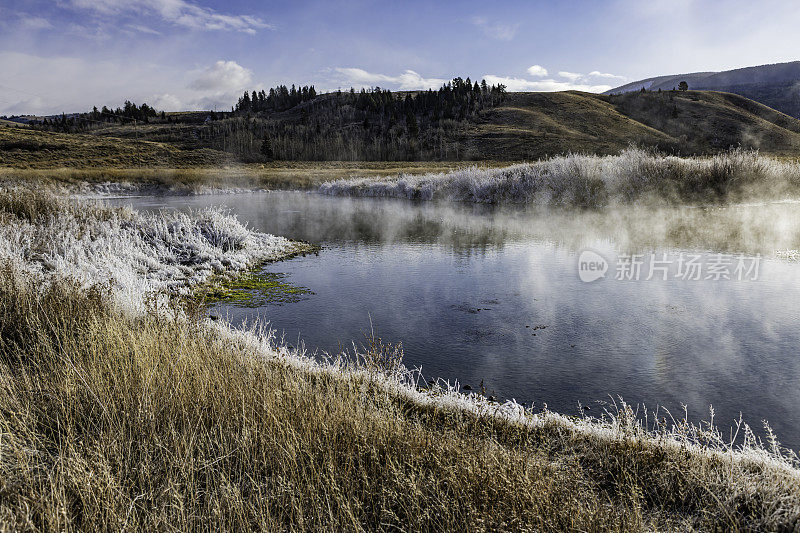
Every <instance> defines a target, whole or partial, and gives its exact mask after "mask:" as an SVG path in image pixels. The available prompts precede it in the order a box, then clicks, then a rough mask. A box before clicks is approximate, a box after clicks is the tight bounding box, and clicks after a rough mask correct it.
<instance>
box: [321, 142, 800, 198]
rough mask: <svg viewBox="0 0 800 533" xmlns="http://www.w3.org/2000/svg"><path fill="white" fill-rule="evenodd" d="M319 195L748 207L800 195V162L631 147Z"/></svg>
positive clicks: (358, 183)
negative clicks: (684, 154)
mask: <svg viewBox="0 0 800 533" xmlns="http://www.w3.org/2000/svg"><path fill="white" fill-rule="evenodd" d="M319 190H320V192H323V193H325V194H330V195H337V196H371V197H391V198H404V199H409V200H434V199H436V200H446V201H458V202H475V203H489V204H505V203H508V204H539V205H557V206H581V207H604V206H614V205H629V204H636V203H639V204H648V205H649V204H652V205H664V204H669V205H683V204H690V203H692V204H697V203H719V202H729V201H732V202H742V201H757V200H776V199H782V198H785V197H789V196H791V197H797V195H798V194H799V193H800V162H798V161H797V160H792V159H787V158H783V159H780V158H776V157H769V156H763V155H760V154H759V153H758V152H757V151H747V150H742V149H733V150H730V151H728V152H723V153H720V154H717V155H713V156H708V157H675V156H667V155H662V154H658V153H656V152H653V151H650V150H643V149H639V148H633V147H632V148H628V149H627V150H623V151H622V152H621V153H620V154H619V155H611V156H597V155H582V154H571V155H566V156H559V157H552V158H549V159H544V160H540V161H537V162H535V163H525V164H518V165H511V166H507V167H504V168H478V167H474V168H469V169H464V170H455V171H452V172H442V173H428V174H424V175H402V176H399V177H396V178H392V179H387V178H383V177H380V176H376V177H372V178H351V179H342V180H337V181H332V182H326V183H323V184H321V185H320V187H319Z"/></svg>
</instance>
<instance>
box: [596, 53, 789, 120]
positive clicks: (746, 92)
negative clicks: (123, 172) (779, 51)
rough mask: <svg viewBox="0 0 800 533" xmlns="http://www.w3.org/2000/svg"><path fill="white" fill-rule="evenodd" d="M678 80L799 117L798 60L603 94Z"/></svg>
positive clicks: (656, 79)
mask: <svg viewBox="0 0 800 533" xmlns="http://www.w3.org/2000/svg"><path fill="white" fill-rule="evenodd" d="M681 81H686V82H687V83H688V84H689V88H691V89H702V90H714V91H723V92H729V93H735V94H738V95H741V96H744V97H747V98H750V99H751V100H755V101H757V102H760V103H762V104H764V105H767V106H769V107H772V108H774V109H777V110H778V111H782V112H783V113H786V114H787V115H791V116H793V117H798V118H800V61H793V62H790V63H776V64H772V65H761V66H757V67H746V68H739V69H735V70H726V71H722V72H692V73H688V74H674V75H669V76H657V77H654V78H647V79H644V80H639V81H635V82H631V83H626V84H625V85H621V86H619V87H617V88H615V89H611V90H610V91H608V92H607V93H606V94H620V93H626V92H632V91H639V90H641V89H642V88H644V89H646V90H649V91H657V90H659V89H661V90H662V91H666V90H671V89H673V88H675V87H677V86H678V84H679V83H680V82H681Z"/></svg>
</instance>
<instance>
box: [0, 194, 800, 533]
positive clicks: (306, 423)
mask: <svg viewBox="0 0 800 533" xmlns="http://www.w3.org/2000/svg"><path fill="white" fill-rule="evenodd" d="M0 213H2V215H0V217H2V218H0V223H1V225H2V227H3V228H4V229H3V232H2V233H0V246H2V250H3V255H2V259H0V522H2V525H3V526H5V527H4V529H38V530H56V529H58V530H64V529H69V530H73V529H77V530H100V529H113V530H137V531H139V530H163V529H179V530H189V529H203V530H242V529H250V530H252V529H259V530H297V529H308V530H396V529H404V530H459V531H463V530H493V531H497V530H509V531H524V530H531V531H532V530H539V531H542V530H622V531H633V530H641V529H656V530H666V529H690V528H699V529H722V530H731V529H736V528H738V529H760V530H776V529H785V530H790V531H791V530H793V529H796V528H797V527H799V526H800V471H798V470H797V463H796V460H795V458H793V457H789V456H786V455H785V454H784V453H782V452H781V450H780V448H779V446H778V445H777V444H775V445H774V446H772V445H771V444H770V443H767V446H763V445H761V443H759V442H758V441H757V439H755V437H754V436H753V435H752V432H749V430H747V429H746V428H745V427H744V426H741V432H742V433H744V434H745V436H746V437H747V438H745V439H739V440H738V441H737V442H739V443H740V444H739V445H737V446H732V445H730V444H727V441H726V440H725V439H723V438H722V436H721V435H720V433H719V431H718V430H716V429H715V428H713V426H712V425H707V426H703V427H694V426H691V425H689V424H687V423H685V422H684V421H683V420H682V419H680V417H678V420H674V421H672V420H670V422H674V423H667V422H666V421H664V420H662V419H661V415H665V413H663V412H662V413H660V414H659V416H657V417H656V419H655V420H653V418H652V417H650V418H648V419H645V418H644V417H643V416H637V415H636V413H635V412H634V410H632V409H631V408H630V407H629V406H626V405H624V404H619V405H617V406H616V407H612V408H611V409H609V412H608V414H606V415H604V416H603V417H602V418H598V419H589V418H585V419H578V418H570V417H565V416H561V415H558V414H556V413H552V412H547V411H544V412H541V411H540V412H535V413H534V412H532V411H531V410H528V409H524V408H523V407H521V406H519V405H517V404H515V403H513V402H509V403H505V404H497V403H494V402H491V401H489V400H488V399H486V398H485V397H483V396H480V395H478V394H469V395H467V394H461V393H459V392H458V390H457V387H456V386H452V387H451V386H449V385H447V384H444V383H440V384H438V385H436V386H434V387H433V388H432V389H429V388H426V389H425V390H422V389H420V388H418V387H417V380H418V379H419V376H417V375H416V374H415V373H413V372H408V371H406V370H405V369H404V368H403V367H402V365H400V364H399V362H400V361H399V360H400V357H401V352H400V351H399V349H398V348H397V347H393V346H390V345H386V344H384V343H382V342H380V341H378V340H376V339H374V338H371V339H370V342H368V344H367V345H366V347H364V348H363V349H362V350H360V360H361V364H354V363H352V362H343V361H333V362H330V363H320V362H318V361H316V360H314V359H312V358H310V357H306V356H305V355H304V354H302V353H298V352H295V351H290V350H288V349H287V348H285V347H281V346H277V345H276V344H275V343H274V341H273V339H272V337H271V336H270V335H269V333H268V332H266V331H263V330H253V331H234V330H231V329H229V328H228V327H227V326H225V325H224V324H219V323H212V322H208V321H205V320H203V319H200V318H198V317H197V316H195V315H193V314H191V313H183V312H179V310H177V309H176V310H175V312H170V309H169V308H164V307H159V306H157V305H153V304H152V303H151V302H152V301H153V300H152V298H150V297H149V296H148V295H150V296H152V295H153V294H157V293H158V292H159V291H162V290H169V291H175V290H178V291H179V290H181V288H182V287H186V286H188V284H190V283H194V282H195V281H199V279H201V278H202V276H201V275H198V276H197V277H196V278H195V277H192V276H188V277H187V278H186V280H185V282H183V283H182V284H180V286H178V287H176V286H174V285H171V284H170V283H169V280H168V279H167V278H166V277H162V276H159V275H156V274H155V273H156V272H161V271H162V269H163V268H166V267H158V268H154V270H153V271H152V273H151V274H152V275H151V274H148V271H146V270H143V269H142V268H141V265H142V264H143V263H142V258H141V253H140V252H142V250H147V251H148V253H153V254H154V257H155V258H156V259H155V261H156V263H155V264H154V267H155V266H157V265H172V264H174V263H175V262H176V259H175V258H182V259H181V260H177V263H181V262H182V260H187V258H188V265H193V264H198V265H206V264H209V263H210V262H213V261H214V260H219V261H220V262H222V259H221V258H222V257H228V258H229V259H230V258H232V257H234V256H236V254H244V253H245V252H243V250H250V252H253V253H252V255H253V257H254V259H253V260H255V257H262V255H261V253H260V252H259V253H255V252H254V251H255V250H261V251H264V250H272V249H273V248H272V247H271V246H272V245H274V244H275V241H272V240H269V239H267V236H259V235H257V234H254V233H250V232H247V231H246V230H244V229H234V228H241V227H240V226H238V225H237V224H235V221H234V220H232V219H231V218H229V217H226V216H224V215H222V214H219V213H215V214H213V216H212V215H209V214H208V213H207V212H200V213H195V214H193V215H192V216H187V217H185V218H183V217H180V216H178V215H167V214H159V215H153V216H152V217H149V216H148V217H145V216H143V215H138V214H136V213H132V212H130V211H124V210H119V209H109V208H106V207H102V206H89V205H87V204H85V203H83V204H74V203H71V202H69V201H65V200H55V199H53V198H51V197H47V196H34V197H26V196H24V195H20V193H19V192H16V193H7V192H6V193H0ZM61 219H63V220H66V221H71V222H69V224H66V225H64V229H63V230H60V229H58V227H57V226H58V222H57V221H58V220H61ZM161 219H163V223H162V221H161ZM131 221H133V222H135V224H134V226H136V227H137V231H133V230H131V231H121V230H119V229H114V230H113V231H111V229H109V228H119V227H121V226H124V225H125V224H126V223H132V222H131ZM6 226H8V227H9V228H11V229H8V230H7V229H5V228H6ZM159 228H160V229H159ZM164 228H173V229H172V230H169V229H164ZM178 228H180V230H181V231H180V232H179V234H180V235H181V238H177V237H175V235H176V234H177V233H176V232H177V231H178ZM39 231H40V232H41V236H40V237H37V235H36V233H37V232H39ZM26 232H27V233H26ZM20 233H23V234H26V235H28V236H27V237H26V239H27V240H25V239H20V240H19V241H15V242H33V243H36V245H35V246H34V245H32V244H26V245H25V247H24V250H26V251H25V252H15V251H14V250H15V242H8V241H7V239H8V236H9V235H11V236H13V235H18V234H20ZM110 234H114V235H118V237H115V238H114V239H115V240H114V241H113V242H114V246H113V248H118V249H119V252H118V253H116V255H114V252H113V250H112V249H110V248H108V247H106V246H101V245H98V247H97V248H94V245H93V244H92V241H93V240H94V239H95V238H98V240H99V241H100V242H101V243H102V242H104V241H105V240H107V239H111V237H110V236H109V235H110ZM48 236H49V237H54V238H55V237H58V238H60V239H63V240H64V244H53V243H52V240H51V239H49V238H46V237H48ZM124 239H130V240H131V243H126V242H125V241H124ZM262 241H263V242H262ZM259 242H262V244H261V245H259V244H258V243H259ZM48 243H49V244H48ZM183 243H194V244H192V245H191V246H190V247H189V249H191V250H194V249H197V248H199V249H200V250H202V251H200V252H197V256H198V257H197V258H196V259H195V255H193V254H192V253H189V254H188V255H187V253H186V252H185V250H186V247H184V246H183ZM264 243H266V244H264ZM267 244H269V246H268V245H267ZM201 245H202V246H201ZM48 246H54V247H55V249H57V250H59V252H58V253H57V254H52V253H50V252H48ZM276 246H277V245H276ZM62 248H63V249H62ZM80 250H83V251H80ZM95 250H96V251H98V253H99V255H98V256H97V257H95V256H94V254H93V253H90V251H95ZM131 250H133V251H131ZM200 256H202V257H204V259H203V258H201V257H200ZM52 257H58V258H60V259H59V260H58V261H56V262H55V263H54V264H55V265H56V267H55V268H52V267H50V266H47V265H46V262H47V261H49V260H50V259H51V258H52ZM109 259H111V260H112V261H114V263H113V265H115V266H114V267H113V268H111V267H105V270H104V268H103V265H104V261H106V260H109ZM231 260H232V259H231ZM126 261H130V265H129V266H128V267H124V265H125V263H126ZM242 261H244V259H242ZM70 262H72V263H70ZM245 263H246V261H245V262H243V263H241V264H242V265H244V264H245ZM237 264H238V263H237ZM59 265H60V266H59ZM188 265H185V266H188ZM198 268H199V267H198ZM204 268H205V267H204ZM211 269H212V270H213V267H211ZM114 272H124V273H125V275H124V276H122V279H123V280H125V279H128V276H131V278H130V280H136V282H135V283H134V282H132V281H130V280H129V281H119V280H117V278H116V277H114V276H113V275H112V274H113V273H114ZM95 275H97V276H98V281H99V282H102V281H103V280H113V281H111V282H109V283H107V284H103V283H100V284H97V285H91V279H92V276H95ZM103 275H106V277H103ZM134 293H135V294H138V297H137V298H132V296H131V295H132V294H134ZM120 300H121V301H127V302H130V301H132V300H135V301H136V302H142V303H143V305H144V308H145V309H146V310H148V311H150V312H147V313H141V312H131V311H130V309H129V308H128V307H129V306H120V305H117V303H116V302H118V301H120ZM667 418H670V417H669V416H668V417H667Z"/></svg>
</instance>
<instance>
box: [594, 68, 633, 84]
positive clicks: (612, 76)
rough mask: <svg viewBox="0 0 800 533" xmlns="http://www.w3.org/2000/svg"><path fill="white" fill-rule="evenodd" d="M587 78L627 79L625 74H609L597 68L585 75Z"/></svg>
mask: <svg viewBox="0 0 800 533" xmlns="http://www.w3.org/2000/svg"><path fill="white" fill-rule="evenodd" d="M586 76H587V77H589V78H607V79H610V80H623V81H624V80H627V79H628V78H626V77H625V76H617V75H616V74H609V73H607V72H598V71H597V70H593V71H592V72H590V73H589V74H587V75H586Z"/></svg>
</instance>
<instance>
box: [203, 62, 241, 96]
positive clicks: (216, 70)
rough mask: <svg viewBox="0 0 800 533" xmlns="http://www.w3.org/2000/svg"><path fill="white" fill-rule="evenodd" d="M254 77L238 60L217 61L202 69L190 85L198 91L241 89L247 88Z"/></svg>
mask: <svg viewBox="0 0 800 533" xmlns="http://www.w3.org/2000/svg"><path fill="white" fill-rule="evenodd" d="M252 79H253V73H252V72H251V71H250V70H249V69H246V68H244V67H243V66H241V65H240V64H239V63H237V62H236V61H217V62H216V63H214V64H213V65H211V66H210V67H208V68H206V69H204V70H203V71H201V72H200V73H199V75H198V76H197V78H195V79H194V80H193V81H192V82H191V83H190V84H189V87H190V88H191V89H195V90H198V91H215V92H228V91H239V90H242V89H246V88H247V87H248V86H249V85H250V84H251V83H252Z"/></svg>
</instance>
